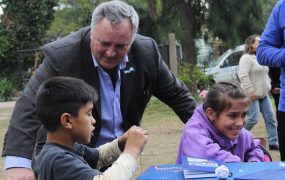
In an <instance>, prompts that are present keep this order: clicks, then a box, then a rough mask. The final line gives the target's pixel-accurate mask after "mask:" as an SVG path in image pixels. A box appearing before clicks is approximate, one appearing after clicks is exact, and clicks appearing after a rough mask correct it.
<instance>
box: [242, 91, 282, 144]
mask: <svg viewBox="0 0 285 180" xmlns="http://www.w3.org/2000/svg"><path fill="white" fill-rule="evenodd" d="M259 112H261V114H262V116H263V118H264V121H265V127H266V131H267V135H268V142H269V145H274V144H278V137H277V126H276V120H275V115H274V112H273V107H272V104H271V100H270V98H269V96H268V95H267V96H265V97H264V98H263V99H257V100H255V101H250V104H249V110H248V114H247V115H248V116H247V122H246V124H245V126H244V127H245V129H247V130H250V129H251V128H253V126H254V125H255V124H256V123H257V121H258V116H259Z"/></svg>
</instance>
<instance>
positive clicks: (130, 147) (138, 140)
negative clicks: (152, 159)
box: [120, 126, 148, 159]
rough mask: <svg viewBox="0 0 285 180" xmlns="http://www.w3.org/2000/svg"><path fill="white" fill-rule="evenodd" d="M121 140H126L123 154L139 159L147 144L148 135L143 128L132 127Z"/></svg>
mask: <svg viewBox="0 0 285 180" xmlns="http://www.w3.org/2000/svg"><path fill="white" fill-rule="evenodd" d="M121 138H122V139H121ZM121 138H120V139H121V141H125V140H126V141H125V142H126V143H125V148H124V151H123V152H124V153H127V154H130V155H131V156H133V157H134V158H135V159H137V158H138V156H139V155H140V154H141V152H142V150H143V148H144V146H145V144H146V141H147V138H148V134H147V131H146V130H143V129H142V128H141V127H138V126H132V127H131V128H130V129H129V130H128V131H127V132H126V133H124V135H123V136H122V137H121Z"/></svg>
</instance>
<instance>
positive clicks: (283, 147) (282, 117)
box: [277, 111, 285, 161]
mask: <svg viewBox="0 0 285 180" xmlns="http://www.w3.org/2000/svg"><path fill="white" fill-rule="evenodd" d="M277 113H278V114H277V121H278V126H277V132H278V139H279V151H280V158H281V161H285V112H282V111H278V112H277Z"/></svg>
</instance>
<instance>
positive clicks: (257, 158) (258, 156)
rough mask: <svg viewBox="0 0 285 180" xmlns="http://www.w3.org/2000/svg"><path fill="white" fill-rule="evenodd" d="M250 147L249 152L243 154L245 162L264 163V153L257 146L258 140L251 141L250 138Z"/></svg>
mask: <svg viewBox="0 0 285 180" xmlns="http://www.w3.org/2000/svg"><path fill="white" fill-rule="evenodd" d="M251 139H252V140H251V145H250V148H249V150H247V152H246V153H245V158H244V160H245V162H263V161H264V153H263V151H262V149H261V148H260V147H259V146H258V145H259V140H257V139H253V137H252V136H251Z"/></svg>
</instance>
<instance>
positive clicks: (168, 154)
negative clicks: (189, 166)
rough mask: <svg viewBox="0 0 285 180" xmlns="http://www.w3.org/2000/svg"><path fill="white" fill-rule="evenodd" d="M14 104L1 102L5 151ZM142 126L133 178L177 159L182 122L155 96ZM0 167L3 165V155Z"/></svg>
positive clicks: (260, 133) (258, 132) (261, 132)
mask: <svg viewBox="0 0 285 180" xmlns="http://www.w3.org/2000/svg"><path fill="white" fill-rule="evenodd" d="M13 106H14V102H8V103H0V128H1V129H0V152H2V145H3V138H4V134H5V133H6V131H7V126H8V122H9V119H10V116H11V112H12V108H13ZM141 126H142V127H143V128H145V129H147V130H148V132H149V140H148V142H147V144H146V146H145V148H144V151H143V153H142V155H141V157H140V159H139V168H138V170H137V172H136V173H135V176H134V177H133V179H135V178H136V177H137V176H138V175H139V174H141V173H142V172H143V171H145V170H146V169H147V168H148V167H149V166H151V165H154V164H172V163H175V160H176V154H177V147H178V143H179V140H180V136H181V132H182V128H183V123H182V122H181V121H180V120H179V119H178V117H177V116H176V115H175V114H174V113H173V112H172V111H171V110H170V109H169V108H168V107H166V106H165V105H164V104H162V103H160V102H159V101H158V100H157V99H152V101H151V103H150V104H149V106H148V108H147V110H146V112H145V114H144V117H143V120H142V124H141ZM252 132H253V134H254V136H255V137H259V138H260V137H261V138H265V139H266V131H265V127H264V122H263V120H260V121H259V123H258V124H257V125H256V126H255V127H254V128H253V130H252ZM270 153H271V155H272V157H273V161H280V157H279V152H278V151H270ZM0 169H3V167H2V159H1V162H0ZM1 177H3V171H0V179H3V178H1Z"/></svg>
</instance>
